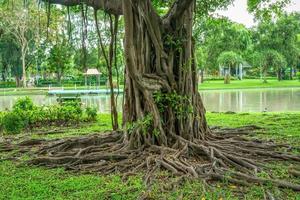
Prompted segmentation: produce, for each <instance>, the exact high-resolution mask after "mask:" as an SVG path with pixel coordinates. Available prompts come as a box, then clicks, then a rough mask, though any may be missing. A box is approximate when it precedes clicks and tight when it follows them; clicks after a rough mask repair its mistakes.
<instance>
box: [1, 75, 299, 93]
mask: <svg viewBox="0 0 300 200" xmlns="http://www.w3.org/2000/svg"><path fill="white" fill-rule="evenodd" d="M287 87H291V88H292V87H300V81H298V80H291V81H290V80H286V81H280V82H279V81H277V80H269V81H268V83H263V82H262V81H261V80H258V79H245V80H242V81H239V80H233V81H231V83H230V84H226V85H225V84H224V81H221V80H216V81H205V82H204V83H203V84H199V89H200V90H222V89H255V88H256V89H259V88H287ZM100 88H101V89H106V86H101V87H100ZM120 88H123V86H122V85H121V86H120ZM51 89H62V87H56V88H51ZM63 89H64V90H74V89H75V87H63ZM76 89H86V87H84V86H80V87H76ZM93 89H94V88H93ZM48 90H49V88H48V87H44V88H7V89H3V88H2V89H0V96H6V95H39V94H40V95H46V94H47V93H48Z"/></svg>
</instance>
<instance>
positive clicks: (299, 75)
mask: <svg viewBox="0 0 300 200" xmlns="http://www.w3.org/2000/svg"><path fill="white" fill-rule="evenodd" d="M296 76H297V78H298V80H299V81H300V72H297V74H296Z"/></svg>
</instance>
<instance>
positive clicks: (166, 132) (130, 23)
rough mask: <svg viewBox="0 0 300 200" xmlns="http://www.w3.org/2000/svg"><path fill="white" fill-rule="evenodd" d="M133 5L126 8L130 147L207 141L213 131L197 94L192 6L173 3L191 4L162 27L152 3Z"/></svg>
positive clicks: (126, 112) (179, 9)
mask: <svg viewBox="0 0 300 200" xmlns="http://www.w3.org/2000/svg"><path fill="white" fill-rule="evenodd" d="M130 2H131V3H128V4H124V19H125V59H126V83H125V85H126V86H125V87H126V88H125V105H124V110H123V120H124V123H125V124H127V126H128V127H129V130H128V131H127V139H128V141H129V143H130V146H131V147H133V148H136V147H139V146H141V145H144V144H156V145H165V146H172V145H174V144H176V139H174V138H175V137H176V136H181V137H183V138H185V139H187V140H190V141H192V140H194V139H205V138H206V135H207V134H208V133H209V129H208V127H207V123H206V119H205V109H204V107H203V104H202V100H201V97H200V94H199V92H198V80H197V70H196V66H195V62H194V46H193V43H192V21H193V9H194V4H193V2H194V1H177V2H175V5H177V6H179V5H181V3H183V2H189V3H187V4H185V3H184V4H182V5H184V6H185V7H177V6H173V7H172V9H171V11H170V12H169V14H168V15H167V17H166V18H165V19H167V22H166V21H165V22H164V23H162V21H161V20H160V19H159V18H158V16H157V14H156V12H155V11H154V8H153V7H152V5H151V1H150V0H139V1H137V0H130ZM182 8H186V9H184V10H183V11H182ZM172 10H173V11H172ZM178 12H179V13H182V14H180V15H177V13H178ZM171 13H172V14H171ZM176 16H180V17H178V18H177V17H176ZM149 116H150V117H149ZM149 121H150V122H149ZM145 124H146V125H147V126H146V125H145ZM128 127H127V128H128ZM174 136H175V137H174Z"/></svg>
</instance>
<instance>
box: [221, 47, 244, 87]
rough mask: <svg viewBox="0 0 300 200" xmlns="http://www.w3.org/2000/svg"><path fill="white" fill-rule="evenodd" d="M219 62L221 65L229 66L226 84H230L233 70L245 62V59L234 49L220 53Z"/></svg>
mask: <svg viewBox="0 0 300 200" xmlns="http://www.w3.org/2000/svg"><path fill="white" fill-rule="evenodd" d="M217 62H218V64H219V65H221V66H223V67H227V68H228V71H226V74H225V84H228V83H230V76H231V70H232V69H234V68H235V67H238V66H239V64H241V63H242V62H243V59H242V57H241V56H240V55H239V54H237V53H235V52H233V51H225V52H223V53H221V54H220V56H219V57H218V60H217Z"/></svg>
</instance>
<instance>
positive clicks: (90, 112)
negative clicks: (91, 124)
mask: <svg viewBox="0 0 300 200" xmlns="http://www.w3.org/2000/svg"><path fill="white" fill-rule="evenodd" d="M85 112H86V114H87V120H89V121H96V120H97V109H96V108H90V107H87V108H86V110H85Z"/></svg>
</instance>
